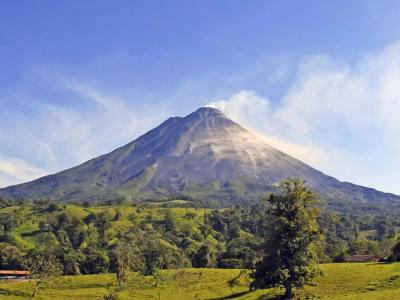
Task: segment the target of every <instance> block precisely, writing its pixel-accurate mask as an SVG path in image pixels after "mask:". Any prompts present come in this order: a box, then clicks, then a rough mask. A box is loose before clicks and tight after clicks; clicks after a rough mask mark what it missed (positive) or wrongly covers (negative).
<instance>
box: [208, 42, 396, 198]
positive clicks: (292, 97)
mask: <svg viewBox="0 0 400 300" xmlns="http://www.w3.org/2000/svg"><path fill="white" fill-rule="evenodd" d="M399 78H400V43H396V44H393V45H390V46H389V47H387V48H385V49H383V50H382V51H380V52H379V53H371V54H369V55H366V56H364V57H362V58H361V59H360V60H359V61H358V62H356V63H347V62H344V61H338V60H335V59H334V58H331V57H329V56H327V55H314V56H308V57H304V58H303V59H302V61H301V63H300V64H299V68H298V70H297V72H296V75H295V79H294V81H293V83H292V85H291V86H290V88H289V89H288V91H287V93H286V94H285V95H284V97H283V98H282V100H281V101H279V102H272V101H270V99H268V98H267V97H265V96H261V95H258V94H257V93H256V92H252V91H241V92H239V93H237V94H235V95H233V96H232V97H230V98H228V99H222V100H216V101H213V102H212V103H209V105H210V106H214V107H217V108H220V109H221V110H223V111H224V112H225V113H226V114H227V115H228V116H230V117H232V118H234V119H237V120H238V121H239V122H242V123H243V124H245V125H246V126H249V127H251V128H254V129H256V130H257V131H259V132H262V133H264V134H266V135H267V136H269V137H270V142H271V144H273V145H275V146H277V147H278V148H281V149H282V150H283V151H286V152H288V153H290V154H292V155H294V156H296V157H298V158H300V159H302V160H304V161H306V162H308V163H310V164H312V165H313V166H315V167H317V168H320V169H322V170H324V171H325V172H327V173H330V174H332V175H335V176H337V177H339V178H340V179H342V180H348V181H353V182H356V183H361V184H365V185H369V186H373V187H378V188H380V189H382V190H386V191H392V192H397V193H400V187H399V185H398V179H399V178H400V156H399V155H398V153H400V139H399V138H398V137H399V136H400V122H399V121H398V118H399V115H400V84H399Z"/></svg>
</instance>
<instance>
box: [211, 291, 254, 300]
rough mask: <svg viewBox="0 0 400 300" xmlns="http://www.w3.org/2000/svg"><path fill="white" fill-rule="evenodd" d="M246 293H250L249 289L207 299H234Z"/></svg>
mask: <svg viewBox="0 0 400 300" xmlns="http://www.w3.org/2000/svg"><path fill="white" fill-rule="evenodd" d="M248 293H251V292H250V291H244V292H240V293H235V294H231V295H228V296H224V297H218V298H209V299H208V300H226V299H235V298H238V297H241V296H244V295H247V294H248Z"/></svg>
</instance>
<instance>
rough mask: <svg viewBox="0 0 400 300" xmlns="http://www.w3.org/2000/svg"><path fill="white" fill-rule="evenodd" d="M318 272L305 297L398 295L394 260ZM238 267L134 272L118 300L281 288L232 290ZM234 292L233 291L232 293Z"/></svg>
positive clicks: (241, 295) (3, 289) (23, 293)
mask: <svg viewBox="0 0 400 300" xmlns="http://www.w3.org/2000/svg"><path fill="white" fill-rule="evenodd" d="M320 269H321V271H322V272H323V274H324V275H323V276H321V277H320V278H319V279H318V280H317V285H316V286H313V287H306V289H305V291H304V292H303V294H302V295H303V298H304V297H305V296H308V297H309V299H337V300H339V299H340V300H342V299H349V300H350V299H352V300H356V299H363V300H385V299H386V300H393V299H398V298H399V297H400V279H399V278H400V263H396V264H364V263H357V264H323V265H320ZM238 273H239V270H221V269H182V270H166V271H163V272H162V274H161V277H160V282H159V284H158V285H157V287H154V279H153V278H152V277H151V276H148V277H142V276H138V275H137V274H134V275H133V276H132V278H131V279H130V280H129V282H128V285H127V289H126V290H124V291H122V292H121V293H119V299H121V300H123V299H149V300H150V299H155V300H156V299H157V300H158V299H161V300H186V299H209V300H211V299H214V300H217V299H238V300H239V299H243V300H244V299H247V300H261V299H263V300H267V299H275V298H274V297H275V296H276V295H279V294H280V293H281V292H280V291H279V290H277V289H275V290H259V291H255V292H251V293H249V292H248V283H249V279H248V277H244V278H242V279H241V280H240V284H239V285H238V286H236V287H235V288H234V289H233V290H232V289H230V288H229V287H228V285H227V281H228V280H229V279H231V278H233V277H235V276H237V275H238ZM114 281H115V275H114V274H107V275H86V276H66V277H63V278H62V279H61V280H60V281H59V282H57V284H56V285H55V286H53V287H52V288H51V289H48V290H45V291H43V292H41V293H40V294H39V295H38V296H37V299H43V300H45V299H60V300H62V299H65V300H67V299H68V300H78V299H79V300H81V299H93V300H95V299H99V300H100V299H103V295H105V294H106V287H107V285H108V284H109V283H111V282H114ZM31 286H32V283H30V282H24V283H6V282H0V297H1V299H4V300H22V299H32V298H30V297H29V292H30V291H31V290H32V287H31ZM232 293H236V294H237V295H232Z"/></svg>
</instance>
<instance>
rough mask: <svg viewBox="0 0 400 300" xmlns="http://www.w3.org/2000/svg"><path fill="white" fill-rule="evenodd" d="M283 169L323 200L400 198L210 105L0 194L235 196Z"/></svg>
mask: <svg viewBox="0 0 400 300" xmlns="http://www.w3.org/2000/svg"><path fill="white" fill-rule="evenodd" d="M287 177H299V178H301V179H304V180H306V181H307V183H308V184H309V185H310V186H311V187H312V188H313V189H314V190H315V191H317V192H319V193H320V194H321V195H322V197H323V198H325V199H326V200H328V201H330V200H334V201H346V202H351V203H353V202H358V203H360V202H361V203H370V202H377V201H389V202H397V201H399V200H400V197H399V196H395V195H392V194H386V193H382V192H379V191H376V190H373V189H369V188H365V187H361V186H357V185H353V184H350V183H343V182H339V181H338V180H336V179H335V178H333V177H330V176H327V175H325V174H323V173H321V172H319V171H317V170H315V169H313V168H311V167H310V166H308V165H306V164H304V163H302V162H301V161H299V160H297V159H295V158H293V157H291V156H289V155H286V154H284V153H283V152H281V151H279V150H277V149H275V148H273V147H271V146H270V145H269V144H268V143H267V142H265V140H264V139H263V138H262V137H260V136H259V135H257V134H255V133H252V132H251V131H248V130H247V129H245V128H243V127H242V126H240V125H238V124H237V123H235V122H233V121H232V120H230V119H228V118H227V117H226V116H225V115H223V114H222V113H221V112H220V111H218V110H216V109H213V108H200V109H198V110H197V111H195V112H194V113H192V114H190V115H188V116H186V117H184V118H180V117H175V118H170V119H168V120H167V121H165V122H164V123H162V124H161V125H159V126H158V127H156V128H155V129H153V130H151V131H149V132H148V133H146V134H144V135H143V136H141V137H139V138H138V139H136V140H135V141H133V142H131V143H129V144H127V145H125V146H123V147H121V148H118V149H116V150H115V151H113V152H111V153H109V154H106V155H103V156H100V157H98V158H95V159H92V160H90V161H88V162H85V163H83V164H82V165H79V166H77V167H74V168H71V169H69V170H66V171H63V172H60V173H57V174H54V175H49V176H46V177H42V178H39V179H37V180H35V181H32V182H28V183H24V184H20V185H16V186H11V187H7V188H5V189H1V190H0V195H3V196H6V197H9V198H13V199H26V198H30V199H45V198H52V199H58V200H65V201H70V200H93V199H99V200H105V199H109V198H110V197H115V196H117V195H124V196H126V197H128V198H133V199H146V198H152V199H164V198H168V197H173V196H176V195H186V196H190V197H194V198H203V199H208V200H210V199H213V200H220V201H224V202H226V201H232V202H236V201H245V200H253V199H257V198H259V197H261V195H263V194H264V193H265V192H269V191H273V190H274V187H275V184H276V183H277V182H279V181H280V180H282V179H284V178H287Z"/></svg>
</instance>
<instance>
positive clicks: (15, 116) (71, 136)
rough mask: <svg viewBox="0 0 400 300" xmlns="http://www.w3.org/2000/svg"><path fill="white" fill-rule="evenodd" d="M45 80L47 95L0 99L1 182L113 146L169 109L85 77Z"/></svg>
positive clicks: (76, 160)
mask: <svg viewBox="0 0 400 300" xmlns="http://www.w3.org/2000/svg"><path fill="white" fill-rule="evenodd" d="M47 81H48V82H49V84H48V85H50V84H51V86H52V91H51V93H50V94H51V95H45V94H40V95H39V96H34V95H32V94H29V93H26V94H23V93H19V94H14V95H12V96H10V98H9V99H8V101H9V103H11V105H8V104H7V103H6V101H5V100H4V99H1V100H2V103H1V104H2V105H3V107H5V109H3V110H2V111H0V120H1V126H0V144H1V145H3V147H2V151H1V152H2V153H1V155H3V157H0V187H1V186H3V187H4V186H7V185H10V184H16V183H21V182H24V181H27V180H32V179H35V178H37V177H39V176H42V175H45V174H47V173H54V172H57V171H60V170H63V169H65V168H69V167H72V166H75V165H77V164H79V163H82V162H84V161H86V160H88V159H91V158H93V157H95V156H98V155H101V154H104V153H106V152H108V151H112V150H114V149H115V148H117V147H120V146H122V145H124V144H125V143H128V142H130V141H131V140H133V139H134V138H136V137H138V136H139V135H140V134H142V133H144V132H146V131H147V130H149V129H150V128H152V127H153V126H155V125H157V124H158V123H160V122H162V121H163V120H164V119H165V118H166V117H167V116H169V115H170V112H168V111H166V110H165V109H164V108H163V106H161V105H159V106H154V105H152V104H151V103H143V102H142V103H138V104H137V105H136V103H137V102H138V101H139V102H140V101H141V100H143V99H142V98H140V97H139V98H138V99H137V100H136V101H135V99H129V98H128V99H127V98H124V97H121V96H120V95H118V93H112V92H109V91H105V90H104V89H102V88H100V87H98V86H97V85H96V84H94V83H93V82H90V81H85V80H78V79H74V78H67V77H62V76H52V77H51V78H48V79H47ZM57 97H60V98H61V99H62V101H55V100H57ZM125 97H128V96H127V95H125Z"/></svg>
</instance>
